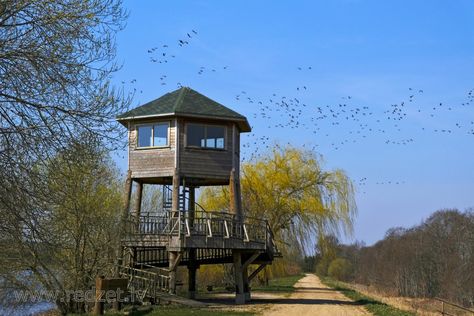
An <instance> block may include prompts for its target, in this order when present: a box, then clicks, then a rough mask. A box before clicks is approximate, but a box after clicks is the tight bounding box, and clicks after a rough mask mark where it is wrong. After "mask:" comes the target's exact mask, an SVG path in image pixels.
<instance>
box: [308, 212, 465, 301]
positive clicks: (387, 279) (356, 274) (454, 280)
mask: <svg viewBox="0 0 474 316" xmlns="http://www.w3.org/2000/svg"><path fill="white" fill-rule="evenodd" d="M317 253H318V254H317V255H316V258H314V259H315V261H316V272H317V273H319V274H321V275H330V276H332V277H334V278H337V279H340V280H343V281H348V282H354V283H357V284H364V285H370V286H374V287H376V288H377V289H379V290H382V291H384V292H386V293H389V294H393V295H399V296H405V297H440V298H444V299H447V300H449V301H452V302H456V303H459V304H462V305H464V306H467V307H473V306H474V210H473V209H468V210H466V211H464V212H461V211H459V210H457V209H449V210H440V211H437V212H435V213H433V214H432V215H431V216H430V217H428V218H427V219H426V220H424V221H423V222H422V223H421V224H420V225H417V226H415V227H412V228H408V229H406V228H401V227H397V228H392V229H389V230H388V231H387V233H386V235H385V237H384V238H383V239H382V240H380V241H379V242H377V243H376V244H374V245H373V246H370V247H366V246H364V245H363V244H361V243H354V244H352V245H342V244H339V242H338V240H337V239H336V238H334V237H331V238H327V240H326V243H325V244H324V245H323V246H320V247H319V249H318V252H317ZM308 262H311V258H308V259H307V263H308Z"/></svg>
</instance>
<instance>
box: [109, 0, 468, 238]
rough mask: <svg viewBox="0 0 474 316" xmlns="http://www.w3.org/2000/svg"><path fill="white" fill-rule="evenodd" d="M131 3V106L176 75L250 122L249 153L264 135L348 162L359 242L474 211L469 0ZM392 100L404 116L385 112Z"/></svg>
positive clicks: (122, 55) (122, 56)
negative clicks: (445, 213)
mask: <svg viewBox="0 0 474 316" xmlns="http://www.w3.org/2000/svg"><path fill="white" fill-rule="evenodd" d="M124 5H125V7H126V8H127V9H128V10H129V12H130V17H129V19H128V23H127V27H126V28H125V30H124V31H122V32H121V33H120V34H119V35H118V37H117V41H118V46H117V53H118V60H119V62H120V63H122V64H123V68H122V69H121V70H120V72H119V73H117V74H116V76H115V78H114V82H115V83H116V84H117V85H122V82H124V83H123V85H124V87H125V88H126V89H128V90H130V91H133V90H134V89H136V92H135V99H134V104H133V105H134V106H136V105H139V104H143V103H145V102H147V101H150V100H152V99H155V98H157V97H159V96H161V95H162V94H164V93H166V92H169V91H172V90H174V89H176V88H177V87H178V85H177V83H180V84H182V85H185V86H190V87H192V88H193V89H195V90H197V91H199V92H201V93H203V94H205V95H207V96H209V97H211V98H212V99H214V100H216V101H218V102H220V103H222V104H224V105H226V106H228V107H230V108H232V109H234V110H236V111H238V112H240V113H242V114H244V115H246V116H247V117H248V119H249V121H250V124H251V125H252V126H253V133H252V134H247V135H245V136H244V137H243V142H244V143H246V144H248V145H249V147H246V148H244V151H243V152H244V156H245V157H246V158H249V157H250V153H252V152H255V151H257V152H258V153H263V152H264V151H265V148H266V146H267V145H268V144H286V143H288V142H289V143H290V144H292V145H293V146H298V147H299V146H303V145H304V146H305V148H307V147H312V146H316V147H315V148H316V151H317V152H318V153H320V154H322V155H323V157H324V160H325V166H326V168H328V169H332V168H342V169H344V170H345V171H346V172H347V173H348V175H349V176H350V177H351V178H352V179H353V180H354V182H355V183H356V185H357V196H356V199H357V204H358V212H359V213H358V217H357V220H356V223H355V234H354V236H353V239H354V238H355V239H358V240H363V241H365V242H366V243H367V244H372V243H374V242H375V241H377V240H378V239H381V238H383V236H384V234H385V232H386V230H387V229H388V228H390V227H394V226H404V227H409V226H412V225H415V224H418V223H420V221H421V220H422V219H424V218H426V217H427V216H429V214H430V213H432V212H434V211H436V210H438V209H442V208H459V209H461V210H463V209H465V208H467V207H471V206H474V194H473V193H472V192H473V191H472V186H473V185H474V135H473V134H469V133H470V132H472V130H473V129H474V122H473V121H474V109H473V107H474V103H472V104H466V102H467V101H468V100H469V95H468V93H469V91H470V90H471V89H472V88H474V72H473V70H474V3H473V2H472V1H416V0H411V1H400V0H398V1H388V0H386V1H370V0H367V1H365V0H332V1H233V2H230V1H166V2H165V1H131V0H129V1H125V3H124ZM193 30H194V31H195V32H196V33H197V34H195V33H194V32H193ZM187 33H189V35H190V36H191V38H190V37H188V35H187ZM179 39H182V40H186V41H188V42H189V44H185V45H184V46H182V47H181V46H179V45H178V44H179V42H178V40H179ZM164 45H166V46H167V47H164ZM154 47H156V49H155V50H153V51H152V52H151V53H149V52H148V50H152V49H153V48H154ZM163 53H165V56H163ZM172 55H173V56H174V57H171V56H172ZM152 59H154V60H156V61H157V62H152ZM160 60H161V61H162V63H159V61H160ZM164 60H167V61H168V62H166V63H164V62H163V61H164ZM201 67H204V68H201ZM299 68H301V70H300V69H299ZM213 70H214V71H213ZM199 72H201V73H200V74H199ZM164 75H166V77H163V76H164ZM160 78H163V79H160ZM162 83H165V84H162ZM303 87H306V89H304V88H303ZM298 89H299V90H298ZM243 91H244V92H245V93H243ZM273 94H275V95H276V96H274V95H273ZM248 98H250V99H248ZM295 98H296V99H297V100H298V102H299V103H297V102H296V101H295ZM270 100H272V101H270ZM282 100H285V102H287V104H289V106H288V108H287V110H285V109H284V108H282V107H281V106H280V105H278V104H276V103H278V102H279V101H282ZM289 100H291V101H289ZM251 102H253V103H251ZM259 102H262V104H259ZM440 103H441V105H440ZM302 104H305V106H303V105H302ZM463 104H464V105H463ZM393 105H395V107H394V106H393ZM318 107H319V108H321V111H322V114H321V113H320V112H318ZM342 109H345V110H346V112H345V113H342V112H341V110H342ZM356 109H357V110H356ZM394 109H401V112H400V115H403V119H402V120H400V121H395V120H393V116H394V115H393V112H392V114H390V113H387V112H386V111H393V110H394ZM331 110H332V112H331ZM351 110H352V112H351ZM299 111H301V113H300V114H299V115H298V116H297V121H299V122H300V124H299V125H298V127H295V128H290V127H275V125H279V124H282V125H284V126H285V125H286V124H290V125H289V126H293V125H291V122H290V120H291V117H290V116H289V115H296V114H297V113H298V112H299ZM262 113H265V114H264V115H262ZM334 113H338V114H337V118H334V117H331V115H332V114H334ZM354 113H355V120H354V119H351V118H349V119H346V118H345V117H346V116H347V114H349V117H350V114H354ZM397 113H398V112H397ZM405 114H406V115H405ZM323 115H326V117H323V118H321V119H316V118H317V117H320V116H323ZM389 117H390V118H391V119H389ZM456 124H458V125H456ZM395 125H396V126H395ZM443 130H444V132H443ZM267 137H268V139H267ZM386 142H388V144H386ZM254 143H257V145H254ZM402 143H405V145H402ZM120 156H122V157H124V156H125V157H126V153H118V155H117V158H116V160H117V162H118V163H119V166H120V167H121V168H122V170H123V169H124V168H125V166H126V161H125V160H124V159H123V158H120ZM364 178H366V179H364ZM389 182H390V183H389ZM397 182H398V184H396V183H397ZM345 240H346V241H350V240H352V239H350V238H346V239H345Z"/></svg>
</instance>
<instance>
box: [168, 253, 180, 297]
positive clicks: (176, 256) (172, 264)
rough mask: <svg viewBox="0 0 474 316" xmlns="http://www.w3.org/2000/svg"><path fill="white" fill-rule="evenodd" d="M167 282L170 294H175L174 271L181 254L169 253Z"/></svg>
mask: <svg viewBox="0 0 474 316" xmlns="http://www.w3.org/2000/svg"><path fill="white" fill-rule="evenodd" d="M168 254H169V276H170V279H169V282H170V294H176V271H177V270H178V265H179V262H180V261H181V254H180V253H179V252H177V251H169V252H168Z"/></svg>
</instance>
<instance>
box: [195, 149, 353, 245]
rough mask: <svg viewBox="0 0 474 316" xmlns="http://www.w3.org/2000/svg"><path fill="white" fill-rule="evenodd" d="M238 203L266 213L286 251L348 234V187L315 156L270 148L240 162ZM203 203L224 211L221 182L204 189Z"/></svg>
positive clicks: (250, 211)
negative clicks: (242, 163)
mask: <svg viewBox="0 0 474 316" xmlns="http://www.w3.org/2000/svg"><path fill="white" fill-rule="evenodd" d="M241 185H242V202H243V208H244V212H245V214H246V215H247V216H254V217H259V218H266V219H267V220H268V221H269V224H270V225H271V228H272V230H273V232H274V234H275V236H276V241H277V242H278V244H279V246H280V247H281V248H282V249H284V250H285V251H286V252H289V251H292V250H294V248H292V247H288V246H290V245H291V246H293V245H296V246H298V248H299V250H309V249H314V246H313V245H314V243H315V242H316V241H318V240H319V239H320V238H324V236H326V235H329V234H334V235H338V234H341V233H346V234H350V233H352V224H353V219H354V215H355V213H356V205H355V201H354V188H353V184H352V182H351V180H350V179H349V178H348V176H347V175H346V174H345V172H344V171H343V170H340V169H336V170H324V169H323V162H322V158H321V156H319V155H317V154H316V153H314V152H311V151H305V150H300V149H296V148H292V147H287V148H280V147H275V148H274V149H273V151H272V152H271V153H270V154H269V155H268V156H266V157H263V158H260V159H258V160H255V161H253V162H249V163H246V164H244V165H243V166H242V174H241ZM201 202H202V204H203V205H204V207H206V208H208V209H213V210H228V209H229V197H228V189H227V188H226V187H222V188H218V189H215V188H214V189H212V188H209V189H205V190H204V191H203V194H202V196H201Z"/></svg>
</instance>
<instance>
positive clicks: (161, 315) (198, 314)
mask: <svg viewBox="0 0 474 316" xmlns="http://www.w3.org/2000/svg"><path fill="white" fill-rule="evenodd" d="M105 315H106V316H123V312H120V313H116V312H107V313H105ZM129 315H131V316H187V315H193V316H219V315H230V316H251V315H254V314H253V313H251V312H240V311H229V310H215V309H208V308H197V307H186V306H178V305H168V306H163V305H160V306H154V307H153V309H152V310H149V309H145V310H140V308H139V310H135V311H132V312H131V313H130V314H129ZM68 316H76V314H68ZM77 316H79V315H77ZM80 316H84V314H81V315H80Z"/></svg>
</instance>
